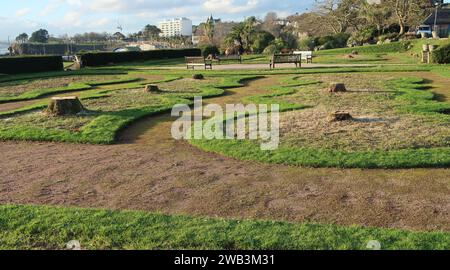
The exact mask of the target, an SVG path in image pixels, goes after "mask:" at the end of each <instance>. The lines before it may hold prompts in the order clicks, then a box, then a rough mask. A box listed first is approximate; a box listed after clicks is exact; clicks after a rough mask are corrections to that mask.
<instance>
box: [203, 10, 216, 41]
mask: <svg viewBox="0 0 450 270" xmlns="http://www.w3.org/2000/svg"><path fill="white" fill-rule="evenodd" d="M203 27H204V30H205V35H206V37H207V38H208V41H209V43H213V42H214V32H215V22H214V18H213V16H212V15H211V16H210V17H209V18H208V19H207V20H206V23H205V24H204V26H203Z"/></svg>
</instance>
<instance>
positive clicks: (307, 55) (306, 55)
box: [294, 51, 313, 63]
mask: <svg viewBox="0 0 450 270" xmlns="http://www.w3.org/2000/svg"><path fill="white" fill-rule="evenodd" d="M294 54H300V55H301V56H302V60H304V61H306V63H312V60H313V52H312V51H295V52H294Z"/></svg>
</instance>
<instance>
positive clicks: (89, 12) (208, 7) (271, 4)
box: [0, 0, 314, 40]
mask: <svg viewBox="0 0 450 270" xmlns="http://www.w3.org/2000/svg"><path fill="white" fill-rule="evenodd" d="M0 2H1V7H2V8H1V10H0V40H7V38H8V36H9V37H10V38H11V39H13V38H15V37H16V36H17V35H18V34H19V33H22V32H26V33H28V34H30V33H31V32H32V31H34V30H37V29H39V28H45V29H47V30H49V32H50V34H52V35H55V36H58V35H60V34H63V33H68V34H74V33H80V32H88V31H107V32H113V31H116V27H117V25H118V23H120V24H121V25H122V27H123V29H124V32H126V33H129V32H135V31H137V30H139V29H141V28H142V27H143V26H144V25H146V24H149V23H150V24H157V23H158V22H159V21H160V20H161V19H164V18H172V17H181V16H184V17H188V18H190V19H192V20H193V21H194V23H198V22H201V21H204V20H205V18H206V17H207V16H209V15H210V14H211V13H212V14H213V16H214V17H215V18H222V19H224V20H242V19H243V18H245V17H246V16H250V15H256V16H259V17H263V16H264V14H265V13H267V12H268V11H275V12H277V13H279V15H280V16H285V15H288V14H294V13H296V12H299V13H301V12H304V11H305V10H306V9H308V8H311V7H312V6H313V3H314V0H15V1H7V0H0Z"/></svg>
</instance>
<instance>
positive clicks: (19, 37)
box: [16, 33, 28, 43]
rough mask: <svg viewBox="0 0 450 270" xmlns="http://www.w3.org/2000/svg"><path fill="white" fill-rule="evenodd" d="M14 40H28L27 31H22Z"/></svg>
mask: <svg viewBox="0 0 450 270" xmlns="http://www.w3.org/2000/svg"><path fill="white" fill-rule="evenodd" d="M16 41H17V42H19V43H25V42H27V41H28V35H27V33H22V34H20V35H18V36H17V37H16Z"/></svg>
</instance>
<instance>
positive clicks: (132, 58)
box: [80, 49, 201, 67]
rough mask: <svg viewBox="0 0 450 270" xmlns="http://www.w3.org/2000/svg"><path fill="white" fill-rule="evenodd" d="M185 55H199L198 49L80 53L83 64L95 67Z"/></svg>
mask: <svg viewBox="0 0 450 270" xmlns="http://www.w3.org/2000/svg"><path fill="white" fill-rule="evenodd" d="M186 56H201V50H200V49H176V50H155V51H143V52H95V53H85V54H81V55H80V57H81V61H82V63H83V66H88V67H96V66H105V65H108V64H115V63H124V62H136V61H146V60H160V59H170V58H182V57H186Z"/></svg>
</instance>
